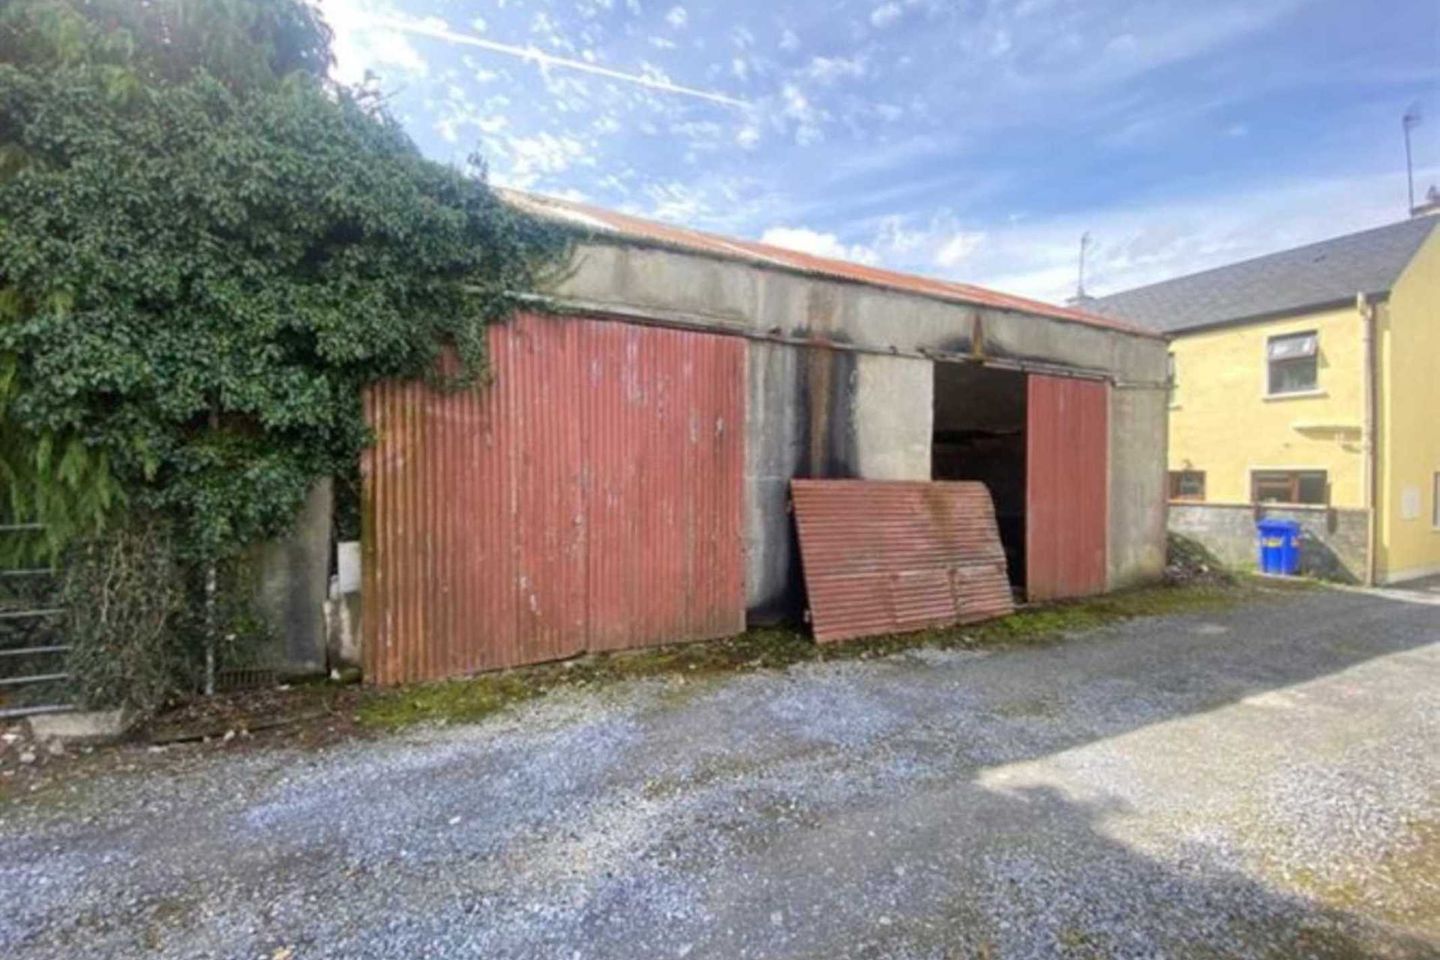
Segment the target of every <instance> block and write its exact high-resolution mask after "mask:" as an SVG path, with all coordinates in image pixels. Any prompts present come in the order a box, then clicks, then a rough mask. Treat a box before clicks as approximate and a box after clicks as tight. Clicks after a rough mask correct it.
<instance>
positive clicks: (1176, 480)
mask: <svg viewBox="0 0 1440 960" xmlns="http://www.w3.org/2000/svg"><path fill="white" fill-rule="evenodd" d="M1170 499H1171V500H1204V499H1205V471H1204V470H1171V471H1170Z"/></svg>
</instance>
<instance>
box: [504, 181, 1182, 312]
mask: <svg viewBox="0 0 1440 960" xmlns="http://www.w3.org/2000/svg"><path fill="white" fill-rule="evenodd" d="M497 192H498V193H500V195H501V196H503V197H504V198H505V199H507V200H508V201H510V202H511V203H513V204H514V205H515V206H517V207H519V208H521V209H523V210H526V211H527V212H529V213H533V214H535V215H536V216H540V217H545V218H547V219H550V220H556V221H560V222H563V223H567V224H570V225H571V226H576V227H580V228H582V229H585V230H589V231H593V232H596V233H602V234H610V235H613V236H616V237H620V238H623V239H628V240H633V241H639V242H644V243H652V244H658V245H661V246H668V247H674V248H679V249H683V250H687V251H692V252H695V253H702V254H706V255H708V256H713V257H721V258H724V259H727V260H742V261H746V262H749V263H755V264H760V265H762V266H767V267H774V268H778V269H782V270H789V271H794V272H799V273H805V274H810V275H814V276H823V277H829V278H833V279H838V280H847V281H850V282H852V283H863V284H866V285H868V286H872V287H883V288H885V289H888V290H898V291H901V292H904V293H914V294H919V295H921V296H926V297H933V298H936V299H939V300H948V301H951V302H955V303H968V304H974V305H976V306H982V307H993V308H995V309H999V310H1013V311H1016V312H1018V313H1028V314H1033V315H1036V316H1041V317H1048V318H1051V319H1056V320H1066V321H1070V322H1072V323H1083V324H1088V325H1090V326H1095V327H1104V328H1105V329H1107V330H1117V331H1120V332H1122V333H1133V334H1139V335H1142V336H1154V335H1155V333H1154V331H1153V330H1150V329H1148V328H1147V327H1145V326H1143V325H1137V324H1134V323H1130V322H1128V321H1126V320H1122V319H1116V318H1113V317H1106V316H1101V315H1099V314H1095V313H1090V312H1087V311H1084V310H1074V309H1071V308H1069V307H1060V306H1056V305H1054V304H1051V303H1044V302H1041V301H1039V300H1030V299H1028V298H1026V297H1017V296H1012V295H1010V294H1008V293H1000V292H998V291H995V290H987V289H986V288H984V287H977V286H973V285H971V284H968V283H954V282H952V281H949V280H939V279H936V278H934V277H922V276H917V275H915V274H909V273H897V272H896V271H893V270H882V269H880V268H878V267H868V266H865V265H863V264H859V263H851V262H849V261H846V260H833V259H831V258H829V257H817V256H813V255H811V254H808V253H801V252H799V251H797V250H788V249H786V248H784V247H775V246H771V245H770V244H766V243H757V242H755V241H753V240H742V239H740V238H738V237H725V236H721V235H719V234H713V233H705V232H703V231H700V230H691V229H688V228H686V227H675V226H671V225H669V224H665V223H658V222H656V221H654V220H645V219H642V218H640V217H632V216H630V215H629V214H624V213H618V212H616V211H614V210H605V209H602V208H600V207H592V206H590V205H589V204H584V203H576V202H575V201H572V200H561V199H559V198H556V197H545V196H540V195H538V194H533V193H525V192H523V191H519V190H499V191H497Z"/></svg>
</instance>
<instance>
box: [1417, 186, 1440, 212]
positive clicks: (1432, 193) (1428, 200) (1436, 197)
mask: <svg viewBox="0 0 1440 960" xmlns="http://www.w3.org/2000/svg"><path fill="white" fill-rule="evenodd" d="M1437 215H1440V188H1437V187H1435V186H1433V185H1432V186H1431V187H1430V189H1429V190H1426V191H1425V199H1424V200H1422V201H1420V203H1419V204H1417V205H1416V206H1415V208H1414V209H1412V210H1411V211H1410V216H1412V217H1433V216H1437Z"/></svg>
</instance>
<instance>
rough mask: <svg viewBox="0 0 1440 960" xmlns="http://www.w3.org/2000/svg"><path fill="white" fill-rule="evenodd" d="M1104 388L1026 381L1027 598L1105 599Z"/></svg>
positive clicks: (1064, 380)
mask: <svg viewBox="0 0 1440 960" xmlns="http://www.w3.org/2000/svg"><path fill="white" fill-rule="evenodd" d="M1109 402H1110V394H1109V386H1108V385H1107V384H1105V383H1103V382H1099V381H1091V380H1078V379H1072V378H1068V377H1047V376H1042V375H1039V374H1033V373H1032V374H1030V376H1029V383H1028V386H1027V397H1026V411H1027V412H1026V421H1027V422H1026V428H1025V436H1026V450H1025V460H1026V477H1027V481H1026V508H1025V513H1026V516H1025V557H1026V583H1025V586H1026V593H1027V595H1028V597H1029V599H1031V600H1059V599H1063V598H1065V597H1082V596H1088V595H1090V594H1095V593H1103V592H1104V590H1105V585H1106V577H1107V571H1106V549H1107V539H1108V531H1109V513H1110V511H1109V502H1110V495H1109V478H1110V417H1109Z"/></svg>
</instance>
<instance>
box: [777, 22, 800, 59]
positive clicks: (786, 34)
mask: <svg viewBox="0 0 1440 960" xmlns="http://www.w3.org/2000/svg"><path fill="white" fill-rule="evenodd" d="M780 49H781V50H784V51H785V52H786V53H790V52H792V51H795V50H799V49H800V38H799V37H798V36H796V35H795V31H794V30H791V29H789V28H788V27H787V28H786V29H785V30H783V31H782V32H781V33H780Z"/></svg>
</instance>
